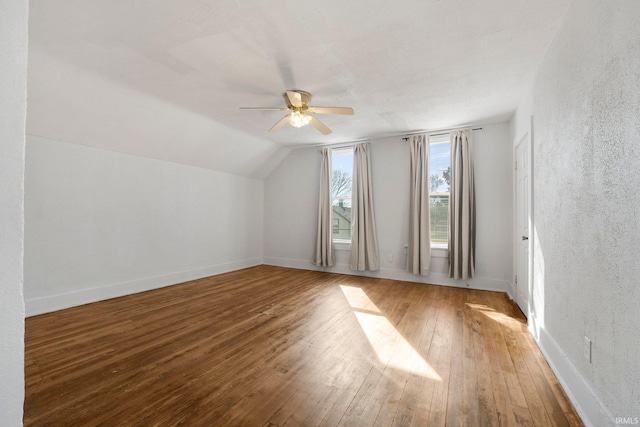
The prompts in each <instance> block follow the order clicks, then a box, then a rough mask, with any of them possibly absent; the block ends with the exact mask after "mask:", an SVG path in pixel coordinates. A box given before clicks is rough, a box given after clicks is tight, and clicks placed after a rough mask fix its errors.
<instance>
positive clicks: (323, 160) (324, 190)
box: [311, 148, 334, 267]
mask: <svg viewBox="0 0 640 427" xmlns="http://www.w3.org/2000/svg"><path fill="white" fill-rule="evenodd" d="M331 232H332V231H331V148H323V149H322V150H320V193H319V196H318V227H317V231H316V246H315V249H314V251H313V258H312V259H311V263H312V264H315V265H317V266H320V267H331V266H333V264H334V257H333V236H332V234H331Z"/></svg>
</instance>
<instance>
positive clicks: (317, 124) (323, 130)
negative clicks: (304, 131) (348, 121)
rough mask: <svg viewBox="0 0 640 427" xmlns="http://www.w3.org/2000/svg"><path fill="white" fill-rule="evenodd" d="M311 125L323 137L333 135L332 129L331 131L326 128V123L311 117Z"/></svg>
mask: <svg viewBox="0 0 640 427" xmlns="http://www.w3.org/2000/svg"><path fill="white" fill-rule="evenodd" d="M309 123H310V124H311V126H313V127H314V128H316V129H318V130H319V131H320V133H321V134H323V135H329V134H330V133H331V129H329V128H328V127H327V126H325V124H324V123H322V122H321V121H320V120H318V119H316V118H315V117H313V116H312V117H311V121H310V122H309Z"/></svg>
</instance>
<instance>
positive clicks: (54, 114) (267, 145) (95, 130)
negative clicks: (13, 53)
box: [27, 47, 289, 178]
mask: <svg viewBox="0 0 640 427" xmlns="http://www.w3.org/2000/svg"><path fill="white" fill-rule="evenodd" d="M28 84H29V86H28V114H27V133H28V134H30V135H36V136H42V137H47V138H52V139H55V140H59V141H65V142H71V143H76V144H82V145H89V146H93V147H97V148H103V149H107V150H113V151H119V152H122V153H128V154H133V155H138V156H142V157H149V158H153V159H159V160H166V161H172V162H177V163H183V164H188V165H193V166H198V167H202V168H207V169H212V170H217V171H221V172H227V173H231V174H234V175H242V176H248V177H253V178H263V177H265V176H266V175H268V173H269V172H270V165H271V164H272V163H273V158H276V159H278V158H281V157H284V156H285V155H286V154H287V153H288V151H289V150H288V149H287V148H285V147H283V146H281V145H279V144H277V143H275V142H272V141H268V140H264V139H261V138H259V137H256V136H253V135H251V134H248V133H246V132H243V131H242V130H238V129H233V128H231V127H229V126H226V125H224V124H223V123H220V122H218V121H216V120H212V119H211V118H209V117H205V116H202V115H200V114H197V113H194V112H192V111H189V110H186V109H184V108H182V107H180V106H178V105H175V104H171V103H169V102H167V101H165V100H160V99H157V98H153V97H151V96H149V95H148V94H145V93H144V92H140V91H137V90H134V89H131V88H128V87H126V86H122V85H119V84H117V83H114V82H113V81H112V80H107V79H104V78H102V77H100V76H99V75H96V74H95V73H92V72H88V71H87V70H84V69H81V68H78V67H75V66H72V65H69V64H68V63H65V62H62V61H60V60H58V59H56V58H54V57H52V56H50V55H48V54H47V53H45V52H43V51H42V50H40V49H39V48H37V47H34V48H31V49H30V51H29V83H28Z"/></svg>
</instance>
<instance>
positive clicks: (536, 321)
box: [530, 227, 544, 339]
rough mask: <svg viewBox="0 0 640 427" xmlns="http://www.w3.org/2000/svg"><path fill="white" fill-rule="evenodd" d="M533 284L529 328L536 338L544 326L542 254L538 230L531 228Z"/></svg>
mask: <svg viewBox="0 0 640 427" xmlns="http://www.w3.org/2000/svg"><path fill="white" fill-rule="evenodd" d="M533 236H534V239H533V285H532V289H531V304H530V305H531V316H530V317H531V318H530V323H531V330H532V333H533V335H534V337H535V338H536V339H538V338H539V337H540V329H543V328H544V254H543V253H542V246H541V245H540V237H538V231H537V230H536V228H535V227H534V228H533Z"/></svg>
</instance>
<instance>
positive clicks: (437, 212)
mask: <svg viewBox="0 0 640 427" xmlns="http://www.w3.org/2000/svg"><path fill="white" fill-rule="evenodd" d="M450 184H451V143H450V142H449V139H448V138H447V139H440V140H433V141H432V142H431V144H430V146H429V193H430V197H429V202H430V203H429V206H430V210H429V213H430V217H431V242H432V243H447V241H448V238H449V187H450Z"/></svg>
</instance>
